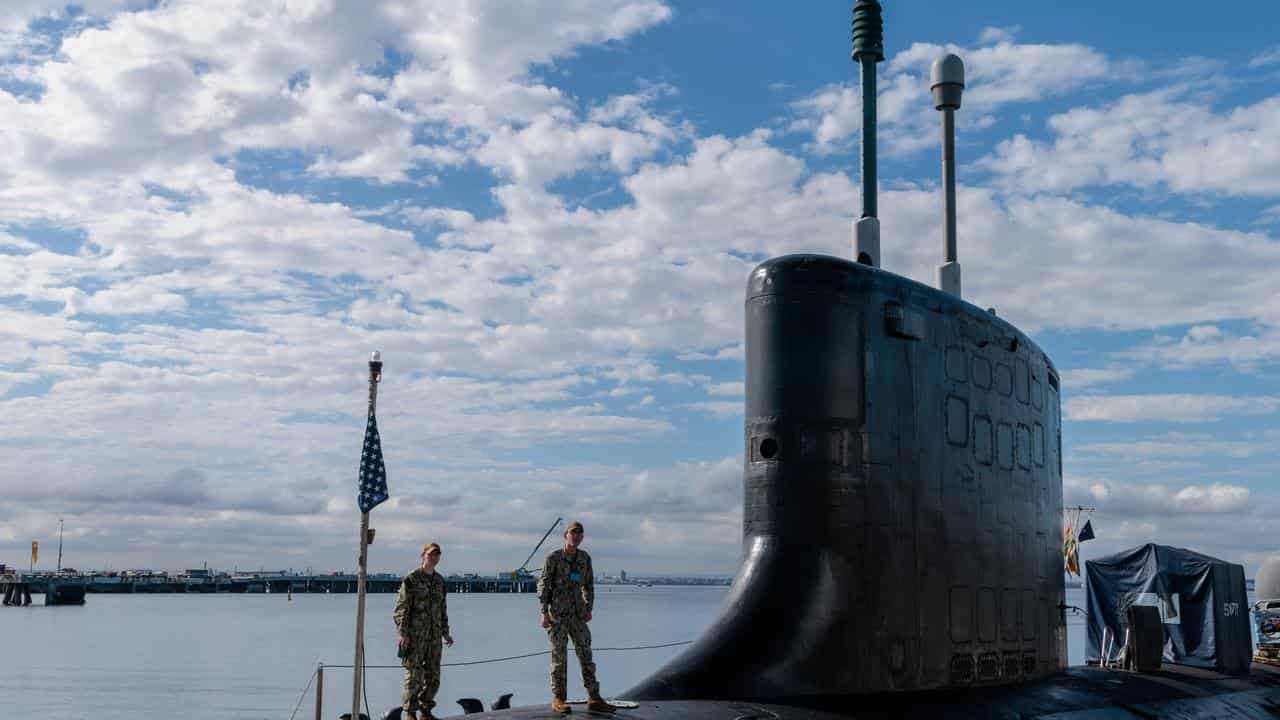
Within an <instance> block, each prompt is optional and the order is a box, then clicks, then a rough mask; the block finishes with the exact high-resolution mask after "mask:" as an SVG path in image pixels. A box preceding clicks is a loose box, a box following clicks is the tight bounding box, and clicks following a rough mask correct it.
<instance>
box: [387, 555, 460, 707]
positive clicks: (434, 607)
mask: <svg viewBox="0 0 1280 720" xmlns="http://www.w3.org/2000/svg"><path fill="white" fill-rule="evenodd" d="M439 562H440V546H439V545H437V544H435V543H427V544H426V545H424V546H423V547H422V566H421V567H419V568H417V569H416V570H414V571H413V572H411V573H409V574H408V575H407V576H406V577H405V579H404V581H403V582H401V583H400V594H399V595H397V596H396V609H395V614H394V618H395V621H396V627H397V628H399V630H400V644H399V648H400V664H401V665H403V666H404V697H403V702H402V705H403V707H404V713H405V715H404V717H405V718H408V719H410V720H412V719H413V718H414V713H415V712H416V713H417V718H418V720H427V719H428V718H431V719H432V720H434V718H435V716H434V715H432V714H431V710H432V708H434V707H435V706H436V691H437V690H439V689H440V653H441V648H440V641H441V639H443V640H444V644H446V645H449V646H452V645H453V637H452V636H451V635H449V610H448V608H447V607H446V606H445V584H444V578H442V577H440V574H439V573H437V572H436V564H437V563H439Z"/></svg>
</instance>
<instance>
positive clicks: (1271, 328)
mask: <svg viewBox="0 0 1280 720" xmlns="http://www.w3.org/2000/svg"><path fill="white" fill-rule="evenodd" d="M1260 310H1262V311H1263V312H1267V313H1269V314H1268V317H1267V318H1266V319H1267V321H1269V323H1276V322H1280V317H1277V316H1275V315H1274V314H1273V313H1274V311H1275V308H1271V307H1266V308H1260ZM1120 354H1121V355H1122V356H1124V357H1126V358H1131V359H1134V360H1137V361H1140V362H1146V363H1150V364H1153V365H1159V366H1162V367H1168V368H1194V367H1200V366H1205V365H1217V364H1224V363H1225V364H1229V365H1231V366H1234V367H1236V368H1240V369H1241V370H1254V369H1257V368H1259V367H1262V366H1266V365H1268V364H1271V363H1274V362H1276V360H1277V359H1280V327H1277V326H1276V325H1274V324H1265V325H1259V326H1258V329H1257V331H1256V332H1255V333H1252V334H1236V333H1232V332H1229V331H1226V330H1222V329H1220V328H1218V327H1217V326H1215V325H1196V326H1193V327H1191V328H1190V329H1188V330H1187V332H1186V333H1185V334H1184V335H1183V336H1182V337H1181V338H1173V337H1168V336H1164V335H1162V336H1158V337H1157V338H1155V339H1154V340H1152V341H1151V342H1148V343H1144V344H1141V345H1138V346H1136V347H1133V348H1130V349H1128V350H1126V351H1124V352H1122V353H1120Z"/></svg>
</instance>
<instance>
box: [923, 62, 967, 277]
mask: <svg viewBox="0 0 1280 720" xmlns="http://www.w3.org/2000/svg"><path fill="white" fill-rule="evenodd" d="M929 80H930V88H929V89H930V90H932V91H933V105H934V107H935V108H936V109H937V110H939V111H941V112H942V192H943V197H944V201H943V202H944V219H943V224H944V227H945V232H946V235H945V237H946V239H945V245H944V248H943V251H944V252H945V253H946V255H945V257H946V262H944V263H943V264H942V265H940V266H939V267H938V287H939V288H941V290H942V291H943V292H945V293H950V294H952V295H955V296H956V297H960V262H959V261H958V260H956V110H959V109H960V95H961V94H962V93H963V92H964V62H962V61H961V60H960V57H959V56H957V55H955V54H953V53H947V54H946V55H943V56H942V57H940V58H938V59H937V60H934V61H933V67H932V68H931V69H930V70H929Z"/></svg>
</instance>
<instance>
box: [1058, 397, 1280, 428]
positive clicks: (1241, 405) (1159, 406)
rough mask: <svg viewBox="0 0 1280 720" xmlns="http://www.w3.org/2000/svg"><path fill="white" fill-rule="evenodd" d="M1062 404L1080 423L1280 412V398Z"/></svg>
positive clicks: (1076, 401) (1071, 400)
mask: <svg viewBox="0 0 1280 720" xmlns="http://www.w3.org/2000/svg"><path fill="white" fill-rule="evenodd" d="M1064 405H1065V408H1064V410H1065V414H1066V418H1067V419H1068V420H1073V421H1079V422H1084V421H1104V422H1141V421H1163V422H1175V423H1177V422H1208V421H1213V420H1219V419H1221V418H1222V417H1223V416H1226V415H1266V414H1270V413H1273V412H1276V411H1277V410H1280V398H1277V397H1271V396H1263V397H1236V396H1229V395H1191V394H1150V395H1082V396H1076V397H1071V398H1068V399H1067V401H1066V403H1064Z"/></svg>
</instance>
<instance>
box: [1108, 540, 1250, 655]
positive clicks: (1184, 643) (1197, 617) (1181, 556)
mask: <svg viewBox="0 0 1280 720" xmlns="http://www.w3.org/2000/svg"><path fill="white" fill-rule="evenodd" d="M1246 593H1247V590H1246V588H1245V581H1244V568H1243V567H1242V566H1240V565H1237V564H1235V563H1229V562H1225V561H1223V560H1219V559H1217V558H1213V557H1209V556H1208V555H1202V554H1200V553H1198V552H1193V551H1191V550H1185V549H1183V548H1176V547H1170V546H1168V545H1157V544H1155V543H1148V544H1146V545H1141V546H1139V547H1136V548H1133V549H1131V550H1125V551H1123V552H1119V553H1116V554H1115V555H1110V556H1108V557H1103V558H1098V559H1096V560H1090V561H1088V562H1087V563H1086V564H1085V594H1086V596H1087V600H1086V602H1087V610H1088V616H1089V642H1088V647H1087V648H1086V650H1085V661H1086V662H1090V663H1096V662H1098V661H1099V660H1100V659H1101V657H1102V648H1103V631H1104V630H1106V631H1107V632H1108V634H1109V635H1110V637H1111V638H1115V640H1113V641H1112V643H1110V644H1112V645H1114V646H1116V647H1117V649H1116V650H1112V651H1111V652H1110V653H1109V654H1110V656H1111V658H1112V659H1114V658H1115V656H1116V654H1117V652H1118V646H1120V645H1122V644H1123V642H1124V637H1125V614H1126V613H1125V611H1126V610H1127V609H1128V608H1129V606H1131V605H1151V606H1154V607H1156V608H1157V609H1159V610H1160V619H1161V622H1162V624H1163V628H1164V657H1163V660H1164V662H1172V663H1180V664H1183V665H1193V666H1196V667H1203V668H1210V669H1213V670H1217V671H1219V672H1223V673H1228V674H1233V675H1234V674H1242V673H1247V672H1248V671H1249V663H1250V660H1251V657H1252V655H1253V642H1252V639H1251V637H1250V634H1249V614H1248V610H1249V604H1248V595H1247V594H1246Z"/></svg>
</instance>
